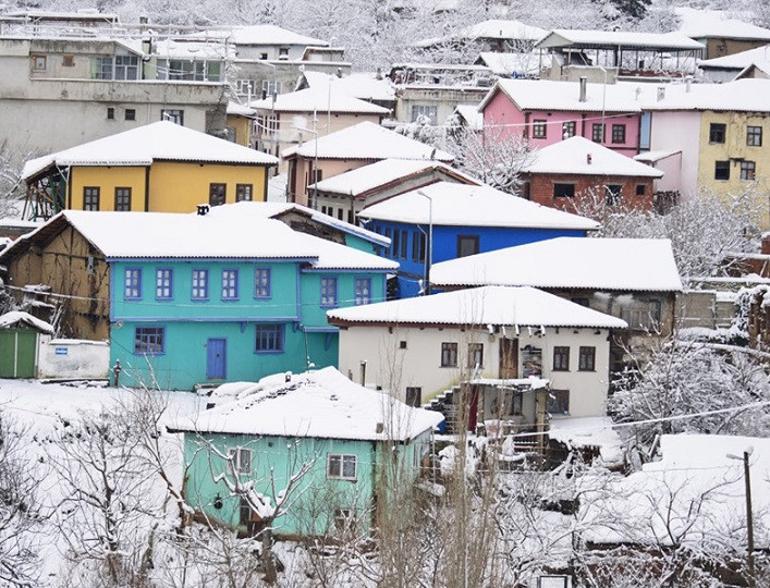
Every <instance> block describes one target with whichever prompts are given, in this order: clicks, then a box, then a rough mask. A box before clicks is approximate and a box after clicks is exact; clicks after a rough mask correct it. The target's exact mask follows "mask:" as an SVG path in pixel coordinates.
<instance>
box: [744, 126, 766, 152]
mask: <svg viewBox="0 0 770 588" xmlns="http://www.w3.org/2000/svg"><path fill="white" fill-rule="evenodd" d="M762 134H763V131H762V126H761V125H747V126H746V146H747V147H762Z"/></svg>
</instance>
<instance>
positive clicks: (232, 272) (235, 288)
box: [220, 267, 239, 302]
mask: <svg viewBox="0 0 770 588" xmlns="http://www.w3.org/2000/svg"><path fill="white" fill-rule="evenodd" d="M225 274H227V275H228V279H227V281H228V284H229V282H230V276H232V277H234V278H235V279H234V280H233V282H234V283H233V284H232V285H228V286H225ZM221 280H222V283H221V284H220V285H221V288H220V295H221V296H220V297H221V299H222V302H235V301H237V300H238V299H239V296H238V280H239V276H238V269H237V268H232V267H228V268H222V274H221ZM230 290H233V291H234V292H235V295H234V296H229V295H227V296H226V295H225V294H226V292H229V291H230Z"/></svg>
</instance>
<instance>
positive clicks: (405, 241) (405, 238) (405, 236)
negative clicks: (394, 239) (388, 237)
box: [394, 231, 409, 259]
mask: <svg viewBox="0 0 770 588" xmlns="http://www.w3.org/2000/svg"><path fill="white" fill-rule="evenodd" d="M394 233H395V231H394ZM408 248H409V233H407V232H406V231H401V257H403V258H404V259H406V251H407V249H408Z"/></svg>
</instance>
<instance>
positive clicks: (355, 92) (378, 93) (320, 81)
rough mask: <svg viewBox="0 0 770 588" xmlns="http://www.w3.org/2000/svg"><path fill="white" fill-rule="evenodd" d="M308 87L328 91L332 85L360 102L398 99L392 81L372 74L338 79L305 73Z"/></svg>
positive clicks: (354, 74)
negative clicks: (329, 85)
mask: <svg viewBox="0 0 770 588" xmlns="http://www.w3.org/2000/svg"><path fill="white" fill-rule="evenodd" d="M302 75H303V77H304V78H305V82H306V83H307V85H308V87H310V88H315V87H319V86H320V87H322V88H324V89H326V88H327V87H328V84H331V85H332V87H333V88H334V89H335V90H338V91H340V92H344V93H345V94H348V95H349V96H353V97H354V98H358V99H359V100H369V101H372V100H376V101H379V102H392V101H394V100H395V99H396V90H395V88H393V84H392V83H391V82H390V79H389V78H387V77H385V76H379V78H378V75H377V74H376V73H372V72H355V73H351V74H349V75H347V76H343V77H341V78H340V77H337V76H334V75H330V74H326V73H323V72H320V71H306V72H303V74H302Z"/></svg>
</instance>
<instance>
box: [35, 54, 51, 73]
mask: <svg viewBox="0 0 770 588" xmlns="http://www.w3.org/2000/svg"><path fill="white" fill-rule="evenodd" d="M47 67H48V60H47V58H46V56H45V55H33V56H32V71H45V70H46V68H47Z"/></svg>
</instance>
